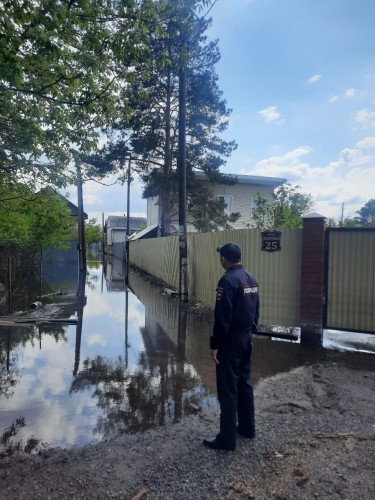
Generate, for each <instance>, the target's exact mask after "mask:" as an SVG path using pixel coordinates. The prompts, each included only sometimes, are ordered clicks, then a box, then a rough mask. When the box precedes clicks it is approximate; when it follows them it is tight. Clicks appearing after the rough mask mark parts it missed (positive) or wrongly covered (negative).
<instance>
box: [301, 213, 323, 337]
mask: <svg viewBox="0 0 375 500" xmlns="http://www.w3.org/2000/svg"><path fill="white" fill-rule="evenodd" d="M324 219H325V217H323V216H322V215H319V214H317V213H311V214H309V215H307V216H306V217H304V218H303V230H302V270H301V281H302V282H301V343H305V344H312V345H321V344H322V343H323V308H324V282H323V277H324Z"/></svg>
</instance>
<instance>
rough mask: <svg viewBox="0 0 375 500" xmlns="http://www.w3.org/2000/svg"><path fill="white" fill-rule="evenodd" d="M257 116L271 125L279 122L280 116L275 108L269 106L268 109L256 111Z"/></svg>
mask: <svg viewBox="0 0 375 500" xmlns="http://www.w3.org/2000/svg"><path fill="white" fill-rule="evenodd" d="M258 114H259V115H260V116H261V117H262V118H263V120H264V121H265V122H266V123H271V122H275V121H277V120H279V119H280V118H281V114H280V113H279V111H278V110H277V107H276V106H269V107H268V108H265V109H262V110H261V111H258Z"/></svg>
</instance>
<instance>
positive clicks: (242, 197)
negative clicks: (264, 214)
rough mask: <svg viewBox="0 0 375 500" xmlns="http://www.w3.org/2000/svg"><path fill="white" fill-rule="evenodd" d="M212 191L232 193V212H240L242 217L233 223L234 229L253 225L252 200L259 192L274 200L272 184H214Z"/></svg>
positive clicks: (219, 193)
mask: <svg viewBox="0 0 375 500" xmlns="http://www.w3.org/2000/svg"><path fill="white" fill-rule="evenodd" d="M211 189H212V193H213V195H214V196H218V195H232V197H233V198H232V212H240V214H241V217H240V218H239V219H238V221H237V222H235V223H232V224H231V226H232V227H233V228H234V229H246V228H247V227H252V222H253V219H252V217H251V200H252V198H254V197H256V196H257V195H258V193H259V194H260V195H261V196H263V197H264V198H266V199H267V200H269V201H272V193H273V189H274V188H272V187H271V186H269V187H268V186H261V185H255V184H240V183H238V184H233V185H232V186H227V185H225V184H213V185H212V188H211Z"/></svg>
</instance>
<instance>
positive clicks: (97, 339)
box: [87, 333, 107, 347]
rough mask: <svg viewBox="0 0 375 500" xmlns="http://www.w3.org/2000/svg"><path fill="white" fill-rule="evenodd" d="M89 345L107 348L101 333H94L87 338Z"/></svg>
mask: <svg viewBox="0 0 375 500" xmlns="http://www.w3.org/2000/svg"><path fill="white" fill-rule="evenodd" d="M87 345H89V346H93V345H99V346H101V347H105V346H106V345H107V342H106V340H105V338H104V337H103V335H100V333H94V334H90V335H88V336H87Z"/></svg>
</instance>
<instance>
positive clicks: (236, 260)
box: [203, 243, 259, 450]
mask: <svg viewBox="0 0 375 500" xmlns="http://www.w3.org/2000/svg"><path fill="white" fill-rule="evenodd" d="M217 251H218V252H219V253H220V263H221V265H222V266H223V268H224V269H225V271H226V272H225V273H224V275H223V276H222V278H221V279H220V281H219V283H218V287H217V290H216V292H217V293H216V304H215V321H214V328H213V335H212V337H211V340H210V350H211V351H210V352H211V358H212V360H213V361H214V362H215V363H216V385H217V393H218V399H219V403H220V432H219V434H218V435H217V436H216V438H215V439H213V440H211V441H210V440H207V439H204V440H203V444H204V445H205V446H207V447H208V448H212V449H216V450H234V449H235V447H236V434H237V433H238V434H239V435H241V436H243V437H245V438H254V437H255V418H254V395H253V388H252V386H251V383H250V367H251V353H252V341H251V334H252V332H253V331H256V329H257V325H258V318H259V295H258V283H257V282H256V279H255V278H254V276H252V275H251V274H250V273H248V272H247V271H246V269H244V267H243V266H242V265H241V249H240V247H239V246H238V245H236V244H235V243H227V244H225V245H224V246H222V247H218V248H217ZM237 419H238V420H237Z"/></svg>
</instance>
